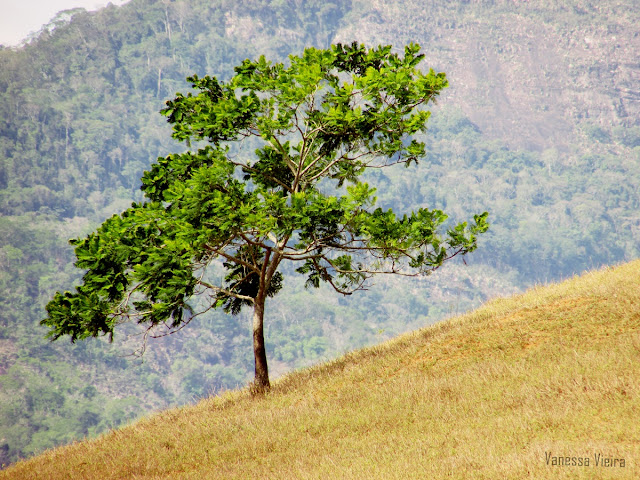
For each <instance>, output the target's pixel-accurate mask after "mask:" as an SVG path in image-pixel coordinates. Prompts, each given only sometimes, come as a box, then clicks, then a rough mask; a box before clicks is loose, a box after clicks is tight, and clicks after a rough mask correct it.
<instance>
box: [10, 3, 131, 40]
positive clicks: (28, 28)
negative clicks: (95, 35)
mask: <svg viewBox="0 0 640 480" xmlns="http://www.w3.org/2000/svg"><path fill="white" fill-rule="evenodd" d="M127 1H128V0H0V44H2V45H5V46H9V45H17V44H18V43H20V41H21V40H23V39H24V38H25V37H26V36H27V35H29V34H30V33H31V32H37V31H38V30H40V27H42V25H46V24H47V23H49V20H51V19H52V18H53V17H54V16H55V15H56V13H58V12H59V11H61V10H69V9H70V8H76V7H83V8H86V9H87V10H97V9H98V8H100V7H104V6H106V5H107V4H108V3H113V4H114V5H122V4H123V3H127Z"/></svg>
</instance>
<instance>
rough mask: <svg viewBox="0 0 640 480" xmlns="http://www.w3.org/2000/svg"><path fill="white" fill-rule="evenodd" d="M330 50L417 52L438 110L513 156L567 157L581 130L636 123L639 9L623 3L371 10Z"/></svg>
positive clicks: (381, 4)
mask: <svg viewBox="0 0 640 480" xmlns="http://www.w3.org/2000/svg"><path fill="white" fill-rule="evenodd" d="M360 7H361V8H354V12H361V14H360V18H358V19H352V21H351V22H350V23H349V25H347V26H345V27H344V28H343V29H342V30H341V31H339V32H338V33H337V35H336V39H335V41H342V42H348V41H352V40H353V39H358V40H360V41H365V42H368V43H371V44H375V43H393V44H396V45H402V44H404V43H406V42H409V41H415V42H418V43H420V44H422V45H423V47H424V51H425V52H426V54H427V64H428V65H431V66H433V67H434V68H436V69H438V70H442V71H445V72H446V73H447V75H448V76H449V80H450V83H451V88H450V89H449V90H448V91H447V92H446V93H445V94H444V95H443V97H442V102H443V103H446V104H447V105H456V106H459V107H460V108H461V109H462V111H463V112H464V113H465V114H466V115H468V116H469V117H470V118H471V119H472V120H473V121H474V122H475V123H476V124H477V125H478V126H479V127H480V128H481V129H482V131H483V132H484V133H486V134H488V135H491V136H493V137H496V138H499V139H501V140H504V141H506V142H507V143H508V144H510V145H512V146H514V147H522V148H526V149H534V150H545V149H548V148H552V147H553V148H556V149H558V150H559V151H561V152H562V151H567V150H569V148H570V145H572V144H575V143H580V142H581V140H580V129H579V128H576V127H579V126H580V125H582V124H584V123H589V124H595V125H599V126H601V127H603V128H604V129H605V130H610V129H611V128H612V127H615V126H630V125H636V124H638V122H639V119H640V115H639V114H640V93H639V92H640V61H639V60H638V58H637V54H636V52H638V51H639V50H640V35H639V32H640V29H639V27H638V25H639V20H640V8H638V6H634V3H633V2H632V1H630V0H627V1H624V2H616V4H615V5H614V4H613V2H606V3H602V2H589V1H580V0H575V1H572V2H564V1H563V2H560V1H551V0H549V1H546V2H545V1H542V2H540V1H536V2H528V1H516V0H509V1H493V2H488V1H469V0H467V1H465V0H460V1H457V2H446V5H438V6H432V5H428V3H426V2H421V1H401V2H400V1H394V2H389V1H382V0H380V1H378V2H375V3H373V4H371V6H368V7H367V6H365V5H364V4H363V5H361V6H360Z"/></svg>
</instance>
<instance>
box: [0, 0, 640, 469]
mask: <svg viewBox="0 0 640 480" xmlns="http://www.w3.org/2000/svg"><path fill="white" fill-rule="evenodd" d="M435 3H437V4H435ZM435 3H434V2H430V3H429V5H428V6H425V3H424V2H418V1H414V0H389V1H386V0H385V1H374V2H371V1H364V0H350V1H342V0H341V1H338V0H335V1H325V0H300V1H298V0H296V1H294V0H239V1H231V0H162V1H160V0H131V1H130V2H129V3H127V4H126V5H124V6H121V7H116V6H113V5H111V6H108V7H106V8H104V9H102V10H99V11H97V12H86V11H82V10H74V11H72V12H69V13H68V14H64V15H60V16H58V17H57V18H56V19H54V20H53V21H52V23H51V25H49V26H48V27H47V28H45V29H44V31H43V32H42V33H41V34H40V35H39V36H37V37H36V38H34V39H33V40H32V41H31V42H30V43H28V44H27V45H25V46H24V47H22V48H18V49H13V48H0V465H2V464H9V463H11V462H14V461H16V460H17V459H19V458H24V457H28V456H31V455H35V454H37V453H39V452H41V451H43V450H44V449H46V448H50V447H52V446H56V445H62V444H66V443H70V442H72V441H73V440H74V439H77V438H81V437H83V436H87V435H88V436H95V435H97V434H99V433H100V432H102V431H105V430H106V429H110V428H114V427H117V426H119V425H121V424H123V423H126V422H128V421H131V420H132V419H134V418H137V417H139V416H141V415H144V414H146V413H148V412H151V411H154V410H158V409H165V408H168V407H169V406H175V405H182V404H186V403H190V402H194V401H196V400H198V399H201V398H203V397H206V396H207V395H209V394H210V393H212V392H219V391H222V390H225V389H230V388H236V387H237V386H242V385H244V384H245V383H246V382H247V381H248V379H249V378H250V375H251V369H252V359H251V355H250V353H251V351H250V348H251V347H250V342H251V339H250V327H249V324H250V319H248V318H246V317H244V316H240V317H230V316H227V315H224V314H223V313H220V312H215V313H212V314H211V315H210V316H206V317H202V318H201V319H199V321H194V322H193V323H192V324H191V325H190V326H189V328H186V329H184V330H183V331H182V332H181V334H180V335H173V336H171V337H167V338H164V339H157V340H156V341H150V342H149V344H148V345H147V350H146V354H145V357H144V361H141V360H140V359H139V358H136V357H133V356H131V354H132V353H133V352H135V351H137V350H138V349H140V347H141V346H142V343H141V336H140V331H139V330H138V329H136V327H135V325H133V326H131V328H129V329H128V330H125V332H124V333H123V334H122V335H120V336H116V339H115V342H114V343H113V344H107V342H103V341H89V342H84V343H78V344H75V345H71V344H70V343H68V342H65V341H64V340H63V341H60V342H57V343H54V344H51V343H49V342H48V341H47V340H45V339H44V338H43V337H44V335H45V333H46V331H45V330H44V329H43V328H42V327H41V326H40V325H39V324H38V322H39V320H40V319H41V318H43V316H44V312H43V306H44V305H45V303H46V302H47V300H48V299H49V298H50V297H51V295H52V294H53V292H55V291H57V290H65V289H69V288H71V287H72V285H73V284H74V282H76V281H77V280H78V278H79V277H80V275H81V273H82V272H80V271H78V270H77V269H75V268H74V266H73V253H72V251H71V248H70V246H69V245H68V244H67V240H68V239H69V238H70V237H76V236H82V235H85V234H86V233H88V232H89V231H91V230H92V229H94V228H95V227H96V226H97V225H98V224H99V223H100V222H101V221H103V220H104V219H105V218H106V217H108V216H110V215H112V214H113V213H115V212H119V211H121V210H123V209H124V208H126V207H128V206H129V205H130V203H131V201H132V200H139V199H140V192H139V190H138V186H139V178H140V176H141V174H142V172H143V171H145V170H146V169H148V168H149V166H150V164H151V163H152V162H153V161H155V159H156V158H157V157H158V156H164V155H167V154H169V153H171V152H175V151H178V150H181V149H183V148H185V147H184V145H177V144H176V143H175V142H173V141H172V140H171V139H170V129H169V128H168V125H167V124H166V123H165V121H164V119H163V118H162V117H161V116H160V115H159V114H158V111H159V110H160V109H161V108H162V106H163V104H164V101H165V100H166V99H168V98H171V97H172V96H173V95H175V93H176V92H178V91H181V92H183V93H185V94H186V93H187V91H188V89H189V85H188V84H187V82H186V81H185V77H186V76H187V75H190V74H193V73H197V74H198V75H204V74H211V75H216V76H218V77H220V78H228V77H229V76H230V75H231V74H232V72H233V67H234V66H235V65H237V64H238V63H239V62H240V61H242V60H243V59H244V58H247V57H252V58H254V57H257V56H258V55H260V54H264V55H265V56H266V57H267V58H270V59H273V60H281V59H284V58H286V56H287V55H288V54H290V53H292V52H295V53H300V52H301V51H302V49H303V48H304V47H305V46H307V45H315V46H320V47H324V46H327V45H329V44H330V43H332V42H352V41H359V42H366V43H368V44H370V45H374V44H378V43H384V44H392V45H394V47H395V48H398V49H401V48H402V47H403V45H405V44H406V43H408V42H418V43H420V44H421V45H422V47H423V51H424V52H425V53H426V55H427V58H426V59H425V61H424V63H423V67H424V68H430V67H433V68H434V69H436V70H441V71H444V72H445V73H447V75H448V78H449V81H450V84H451V87H450V88H449V89H447V91H446V93H445V94H444V95H443V96H442V97H441V98H440V99H439V104H438V106H437V107H435V109H434V112H433V115H432V117H431V119H430V122H429V130H428V132H426V134H425V136H424V140H425V142H426V143H427V146H428V149H427V155H426V157H425V158H424V159H423V160H422V161H421V162H420V164H419V165H418V166H412V168H411V169H409V170H405V169H403V168H399V169H395V170H394V169H391V170H387V171H384V172H376V173H373V174H371V175H370V176H369V178H368V181H369V183H370V184H371V185H373V186H375V187H376V188H377V189H378V199H379V204H380V206H382V207H383V208H389V207H393V208H394V209H397V210H399V211H401V212H404V211H410V210H414V209H416V208H419V207H429V208H442V209H443V210H444V211H446V212H448V213H450V214H451V215H452V217H453V218H452V219H453V220H459V219H462V218H468V216H469V213H470V212H480V211H484V210H488V211H489V212H490V222H491V230H490V232H489V234H488V235H487V236H486V238H485V239H483V240H484V241H483V243H482V244H481V245H480V248H479V249H478V250H477V251H476V252H474V254H473V255H472V256H469V258H467V259H466V263H467V265H464V264H463V263H462V262H460V263H458V264H455V265H452V266H451V267H447V268H444V269H442V270H441V271H438V272H437V273H436V274H435V275H433V276H431V277H428V278H421V279H413V280H407V279H403V280H401V279H395V278H381V279H379V280H378V281H377V284H376V285H375V286H373V287H372V288H371V290H370V291H368V292H363V293H362V294H361V295H354V296H352V297H351V298H349V299H345V298H342V297H339V296H336V295H332V294H331V293H330V292H327V291H325V290H319V291H306V290H304V288H303V282H301V281H300V279H299V277H296V275H294V274H293V273H292V272H284V273H285V289H284V290H286V294H285V293H283V294H282V295H281V296H279V297H277V298H274V299H273V301H271V302H270V303H269V304H268V305H267V316H268V320H267V329H266V336H267V348H268V355H269V359H270V361H271V365H272V367H273V368H272V371H273V373H274V374H275V375H282V374H284V373H286V372H288V371H291V370H292V369H295V368H300V367H305V366H309V365H312V364H314V363H317V362H319V361H324V360H328V359H331V358H334V357H335V356H337V355H339V354H342V353H344V352H346V351H349V350H352V349H354V348H359V347H362V346H365V345H371V344H374V343H377V342H380V341H383V340H385V339H388V338H392V337H394V336H396V335H398V334H400V333H402V332H405V331H408V330H411V329H416V328H419V327H422V326H424V325H427V324H430V323H433V322H436V321H438V320H441V319H443V318H445V317H448V316H451V315H454V314H456V313H461V312H464V311H467V310H468V309H470V308H473V307H476V306H478V305H479V304H480V303H481V302H483V301H485V300H487V299H490V298H494V297H496V296H499V295H507V294H511V293H514V292H517V291H521V290H522V289H524V288H527V287H529V286H531V285H533V284H536V283H541V282H548V281H555V280H559V279H562V278H567V277H570V276H572V275H573V274H576V273H579V272H582V271H584V270H588V269H591V268H595V267H599V266H602V265H607V264H615V263H619V262H622V261H629V260H632V259H634V258H638V257H639V256H640V168H638V165H639V164H640V96H639V95H638V94H637V92H640V63H639V62H638V59H637V58H636V57H637V51H638V50H639V47H640V45H639V42H640V27H639V25H640V9H639V8H638V7H637V5H636V3H637V2H635V0H615V1H613V0H605V1H600V2H594V1H587V0H571V1H559V0H539V1H535V2H525V1H514V0H495V1H477V0H452V1H447V2H435ZM283 292H284V291H283Z"/></svg>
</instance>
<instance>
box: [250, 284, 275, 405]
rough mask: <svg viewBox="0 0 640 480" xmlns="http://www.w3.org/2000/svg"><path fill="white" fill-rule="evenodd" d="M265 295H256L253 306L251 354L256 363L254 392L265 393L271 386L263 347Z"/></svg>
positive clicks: (265, 352)
mask: <svg viewBox="0 0 640 480" xmlns="http://www.w3.org/2000/svg"><path fill="white" fill-rule="evenodd" d="M264 297H265V295H258V297H257V298H256V299H255V303H254V307H253V355H254V357H255V364H256V376H255V380H254V382H253V388H252V391H253V392H254V393H265V392H267V391H268V390H269V388H270V387H271V385H270V383H269V367H268V366H267V351H266V349H265V347H264V303H265V298H264Z"/></svg>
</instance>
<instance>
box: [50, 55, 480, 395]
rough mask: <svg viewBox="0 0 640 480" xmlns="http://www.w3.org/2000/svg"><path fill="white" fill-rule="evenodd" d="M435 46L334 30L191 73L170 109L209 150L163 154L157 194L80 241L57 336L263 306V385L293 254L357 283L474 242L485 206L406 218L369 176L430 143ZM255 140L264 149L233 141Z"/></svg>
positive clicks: (154, 173) (60, 303)
mask: <svg viewBox="0 0 640 480" xmlns="http://www.w3.org/2000/svg"><path fill="white" fill-rule="evenodd" d="M423 57H424V55H422V54H420V47H419V46H418V45H415V44H411V45H408V46H406V47H405V49H404V56H402V55H398V54H396V53H392V49H391V47H390V46H385V47H378V48H374V49H367V48H365V47H364V46H363V45H359V44H357V43H353V44H351V45H349V46H344V45H340V44H338V45H333V46H332V47H331V48H329V49H323V50H319V49H315V48H307V49H306V50H305V51H304V53H303V54H302V56H290V57H289V61H288V62H287V63H286V64H284V63H271V62H268V61H266V60H265V58H264V57H260V59H259V60H257V61H250V60H245V61H244V62H242V64H241V65H239V66H237V67H236V68H235V76H234V77H233V78H231V79H230V80H229V81H228V82H220V81H219V80H217V79H216V78H212V77H209V76H205V77H204V78H199V77H197V76H195V75H194V76H192V77H189V78H188V80H189V81H190V82H191V83H192V84H193V88H194V89H196V93H195V94H192V93H189V94H187V95H186V96H184V95H182V94H181V93H178V94H176V98H175V99H173V100H170V101H167V103H166V105H167V106H166V108H164V109H163V110H162V113H163V114H164V115H166V116H167V117H168V121H169V122H170V123H171V124H172V125H173V137H174V138H176V139H178V140H180V141H185V142H186V143H187V145H188V146H189V147H191V143H190V142H191V141H192V140H194V141H199V142H202V143H200V144H199V145H201V148H198V149H197V151H187V152H185V153H179V154H171V155H168V156H167V157H165V158H159V159H158V161H157V163H155V164H153V165H152V167H151V170H150V171H148V172H145V174H144V176H143V178H142V190H143V191H144V194H145V197H146V201H145V202H142V203H138V204H136V203H134V204H133V205H132V206H131V208H129V209H128V210H126V211H125V212H123V213H122V214H119V215H114V216H113V217H111V218H110V219H108V220H106V221H105V222H104V223H103V224H102V226H101V227H100V228H99V229H98V230H97V231H96V232H95V233H92V234H90V235H89V236H87V237H86V238H84V239H77V240H72V241H71V243H72V244H73V245H75V253H76V256H77V262H76V266H77V267H79V268H82V269H86V273H85V275H84V277H83V282H82V284H81V285H80V286H79V287H77V288H76V289H75V292H64V293H59V292H58V293H56V295H55V297H54V298H53V299H52V300H51V301H50V302H49V304H48V305H47V312H48V317H47V318H46V319H44V320H43V321H42V324H44V325H47V326H49V327H50V328H51V331H50V332H49V336H50V337H52V338H53V339H54V340H55V339H57V338H59V337H61V336H63V335H70V336H71V341H72V342H75V341H76V340H77V339H84V338H87V337H90V336H93V337H96V336H98V335H106V334H108V335H110V336H111V338H112V337H113V331H114V329H115V327H116V326H117V325H118V324H120V323H122V322H124V321H128V320H134V321H137V322H138V323H144V324H147V325H148V328H149V329H152V328H154V327H156V326H162V325H164V326H165V327H166V328H168V329H169V331H174V330H177V329H180V328H181V327H183V326H184V325H185V324H187V323H188V322H189V321H190V320H191V319H193V318H194V317H195V316H197V315H199V314H202V313H204V312H206V311H208V310H210V309H212V308H223V309H224V310H225V311H226V312H230V313H232V314H237V313H239V312H240V310H241V309H242V308H243V307H244V306H249V307H253V349H254V355H255V381H254V384H253V388H254V389H255V391H265V390H267V389H268V388H269V373H268V368H267V357H266V352H265V343H264V335H263V325H264V312H265V301H266V299H267V297H271V296H273V295H275V294H276V293H278V292H279V291H280V289H281V288H282V286H283V277H282V274H281V273H280V272H279V271H278V268H279V267H280V265H281V263H282V262H295V264H296V265H297V271H298V272H299V273H301V274H304V275H306V285H307V286H313V287H318V286H319V285H320V283H321V282H326V283H328V284H329V285H331V286H332V287H333V288H334V289H335V290H336V291H337V292H340V293H342V294H345V295H350V294H351V293H352V292H354V291H356V290H359V289H362V288H363V286H364V285H365V284H366V282H367V280H368V279H369V278H370V277H371V276H373V275H375V274H380V273H386V274H398V275H422V274H428V273H430V272H432V271H433V270H435V269H436V268H438V267H440V266H441V265H442V264H443V262H445V261H446V260H448V259H450V258H452V257H454V256H456V255H458V254H465V253H467V252H471V251H473V250H474V249H475V248H476V236H477V235H478V234H480V233H482V232H485V231H486V230H487V228H488V224H487V222H486V217H487V213H486V212H485V213H482V214H480V215H475V216H474V222H473V224H472V225H467V223H466V222H465V223H460V224H458V225H456V226H452V227H449V228H448V229H447V231H446V233H444V234H443V233H439V232H438V229H439V227H442V224H443V223H444V222H445V220H446V219H447V217H446V215H445V214H444V213H443V212H442V211H440V210H428V209H426V208H421V209H419V210H417V211H414V212H412V213H410V214H409V215H404V216H402V217H398V216H396V214H394V212H393V211H391V210H388V211H383V210H382V209H380V208H374V207H373V205H374V203H375V197H374V193H375V189H373V188H371V187H369V185H367V183H363V182H360V181H359V178H360V176H361V175H362V174H363V173H364V172H365V171H366V170H367V169H368V168H381V167H388V166H391V165H396V164H404V165H405V166H407V167H408V166H409V165H410V164H411V163H417V161H418V159H419V158H420V157H421V156H422V155H423V154H424V144H423V143H421V142H419V141H417V140H415V139H412V138H411V136H412V135H413V134H415V133H418V132H423V131H424V130H425V124H426V122H427V119H428V118H429V115H430V112H429V111H427V110H426V109H425V107H427V105H428V103H429V102H430V101H433V100H434V99H435V97H437V95H438V94H439V93H440V90H441V89H442V88H444V87H446V86H447V80H446V77H445V74H444V73H435V72H434V71H433V70H430V71H429V72H428V73H423V72H422V71H420V70H419V69H418V68H417V65H418V64H419V63H420V61H421V60H422V58H423ZM249 138H254V140H253V141H252V140H246V139H249ZM243 140H245V142H248V143H250V144H252V145H254V146H257V148H256V149H255V153H254V154H253V155H246V154H243V151H242V150H241V149H237V148H235V149H232V148H231V147H233V146H234V143H237V142H241V141H243ZM204 142H207V143H206V144H205V143H204ZM251 142H253V143H251ZM202 145H205V146H202ZM212 264H215V265H217V266H218V271H220V268H223V270H222V271H223V274H219V275H218V278H217V279H216V278H215V277H216V275H215V274H212V273H211V272H212V270H215V269H212V268H210V267H211V266H212ZM196 297H198V301H197V308H196V301H195V300H196ZM196 310H197V311H196ZM148 331H149V330H148Z"/></svg>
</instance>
